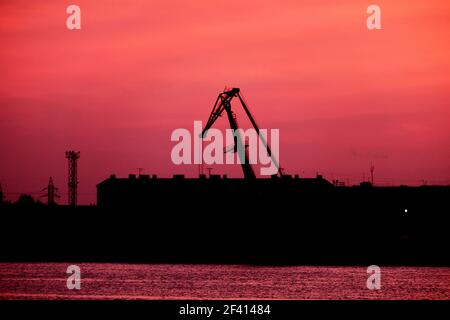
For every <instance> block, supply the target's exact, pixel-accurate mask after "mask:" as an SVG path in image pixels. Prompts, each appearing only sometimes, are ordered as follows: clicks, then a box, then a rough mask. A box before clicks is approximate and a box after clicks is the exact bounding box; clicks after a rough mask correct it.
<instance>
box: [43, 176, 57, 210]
mask: <svg viewBox="0 0 450 320" xmlns="http://www.w3.org/2000/svg"><path fill="white" fill-rule="evenodd" d="M42 191H47V192H46V194H43V195H42V196H41V198H42V197H46V198H47V205H49V206H52V205H55V204H56V201H55V198H59V197H60V196H59V195H58V194H57V193H56V192H57V191H58V188H56V187H55V185H54V184H53V178H52V177H50V178H49V179H48V185H47V187H45V188H44V189H42Z"/></svg>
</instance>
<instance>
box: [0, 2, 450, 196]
mask: <svg viewBox="0 0 450 320" xmlns="http://www.w3.org/2000/svg"><path fill="white" fill-rule="evenodd" d="M73 3H74V4H77V5H79V6H80V7H81V12H82V29H81V30H75V31H70V30H68V29H67V28H66V18H67V14H66V7H67V6H68V5H70V4H73ZM372 3H373V2H371V1H362V0H348V1H336V0H333V1H331V0H329V1H328V0H306V1H302V0H295V1H291V0H285V1H264V0H257V1H247V0H226V1H222V0H219V1H216V0H208V1H206V0H192V1H187V0H185V1H180V0H170V1H167V0H152V1H144V0H130V1H125V0H123V1H112V0H96V1H92V0H90V1H87V0H86V1H84V0H75V1H56V0H55V1H50V0H47V1H45V0H43V1H35V0H2V1H0V41H1V42H0V43H1V49H0V183H1V185H2V187H3V190H4V192H5V193H6V198H7V199H11V200H13V199H15V198H16V197H17V195H18V194H19V193H31V194H33V195H34V196H36V195H37V194H38V192H39V190H40V189H42V188H44V187H45V186H46V184H47V181H48V177H49V176H53V178H54V181H55V184H56V185H57V186H58V187H59V189H60V191H59V193H60V194H61V195H62V196H63V197H62V198H61V200H60V202H62V203H65V202H66V201H67V200H66V199H67V196H66V193H67V187H66V184H67V161H66V159H65V156H64V152H65V151H66V150H68V149H75V150H79V151H81V158H80V161H79V180H80V185H79V193H80V194H79V200H80V202H81V203H92V202H95V184H96V183H98V182H100V181H101V180H103V179H105V178H107V177H108V176H109V174H111V173H116V174H117V175H118V176H126V175H127V174H128V173H136V172H137V169H136V168H137V167H144V168H145V173H148V174H158V175H159V176H163V177H164V176H165V177H168V176H171V175H172V174H174V173H185V174H187V175H189V176H195V175H196V174H197V170H198V168H197V167H196V166H186V167H176V166H174V165H172V164H171V159H170V151H171V148H172V147H173V145H174V143H172V142H171V141H170V134H171V132H172V130H174V129H176V128H189V129H191V128H192V126H193V121H194V120H203V121H204V122H206V120H207V118H208V116H209V112H210V111H211V108H212V104H213V103H214V101H215V99H216V97H217V94H218V93H219V92H220V91H221V90H222V89H223V88H224V87H225V86H229V87H233V86H234V87H240V88H241V89H242V92H243V94H244V95H245V97H246V99H247V101H248V102H249V105H250V106H251V109H252V112H253V113H254V115H255V116H256V118H257V120H258V122H259V124H260V126H261V127H262V128H279V129H280V139H281V141H280V143H281V146H280V153H281V154H280V157H281V163H282V167H284V168H285V170H286V171H287V172H288V173H299V174H300V175H302V176H314V175H315V174H316V172H320V173H322V174H323V175H324V176H325V177H326V178H328V179H330V180H331V179H336V178H340V179H343V180H347V179H349V180H350V182H352V183H358V182H359V181H361V180H362V178H363V174H364V173H365V174H366V176H367V175H368V173H369V166H370V163H371V162H373V163H374V164H375V182H376V183H379V184H401V183H406V184H419V183H421V180H427V181H428V183H429V184H431V183H439V184H448V183H450V162H449V160H450V41H449V39H450V1H448V0H423V1H422V0H409V1H407V0H396V1H384V0H383V1H378V0H377V1H376V2H375V3H376V4H378V5H379V6H380V7H381V10H382V27H383V29H382V30H375V31H369V30H368V29H367V28H366V18H367V14H366V8H367V6H368V5H370V4H372ZM238 116H241V115H240V114H239V115H238ZM220 121H221V122H222V123H221V124H219V126H218V127H219V128H220V127H221V126H223V128H225V125H226V122H225V118H224V119H221V120H220ZM240 122H241V123H242V124H243V126H245V121H244V120H242V121H240ZM213 172H214V173H228V174H229V175H231V176H240V175H241V171H240V168H239V167H224V166H222V167H215V168H214V171H213Z"/></svg>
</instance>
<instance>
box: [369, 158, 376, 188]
mask: <svg viewBox="0 0 450 320" xmlns="http://www.w3.org/2000/svg"><path fill="white" fill-rule="evenodd" d="M374 171H375V166H374V164H373V163H372V164H371V165H370V182H371V183H372V186H373V173H374Z"/></svg>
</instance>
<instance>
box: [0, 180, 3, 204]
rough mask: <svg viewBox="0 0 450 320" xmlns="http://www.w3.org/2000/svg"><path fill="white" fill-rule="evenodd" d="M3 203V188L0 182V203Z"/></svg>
mask: <svg viewBox="0 0 450 320" xmlns="http://www.w3.org/2000/svg"><path fill="white" fill-rule="evenodd" d="M1 204H3V189H2V184H1V183H0V205H1Z"/></svg>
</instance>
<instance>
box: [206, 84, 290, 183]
mask: <svg viewBox="0 0 450 320" xmlns="http://www.w3.org/2000/svg"><path fill="white" fill-rule="evenodd" d="M240 91H241V90H240V89H239V88H233V89H231V90H228V89H225V90H224V91H223V92H222V93H220V94H219V96H218V97H217V100H216V103H215V104H214V107H213V109H212V111H211V114H210V116H209V118H208V122H207V123H206V125H205V128H204V129H203V131H202V133H201V135H200V138H201V139H203V138H204V137H205V135H206V134H207V132H208V130H209V129H210V128H211V127H212V126H213V124H214V123H215V122H216V120H217V119H218V118H219V117H221V116H222V114H223V112H224V111H225V112H226V113H227V116H228V121H229V123H230V127H231V129H232V130H233V132H234V148H233V151H234V152H238V156H239V159H240V163H241V166H242V171H243V173H244V178H245V179H255V178H256V175H255V172H254V171H253V168H252V166H251V164H250V162H249V156H248V150H247V148H246V147H247V146H246V145H244V142H243V141H242V137H241V134H240V132H239V130H238V129H239V126H238V122H237V119H236V114H235V113H234V112H233V110H232V109H231V100H233V98H238V100H239V102H240V103H241V105H242V108H243V109H244V111H245V113H246V115H247V117H248V118H249V120H250V122H251V124H252V126H253V128H254V129H255V130H256V133H257V134H258V137H259V139H260V140H261V142H262V143H263V145H264V148H265V149H266V151H267V154H268V155H269V157H270V158H271V159H272V162H273V164H274V165H275V166H276V168H277V175H279V176H282V175H283V173H282V170H281V168H280V165H279V164H278V161H277V159H275V157H274V156H273V155H272V151H271V150H270V147H269V145H268V143H267V141H266V140H265V138H264V137H263V136H262V135H261V134H260V130H259V127H258V125H257V124H256V121H255V118H254V117H253V116H252V114H251V112H250V110H249V109H248V107H247V104H246V103H245V101H244V99H243V98H242V95H241V93H240Z"/></svg>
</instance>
